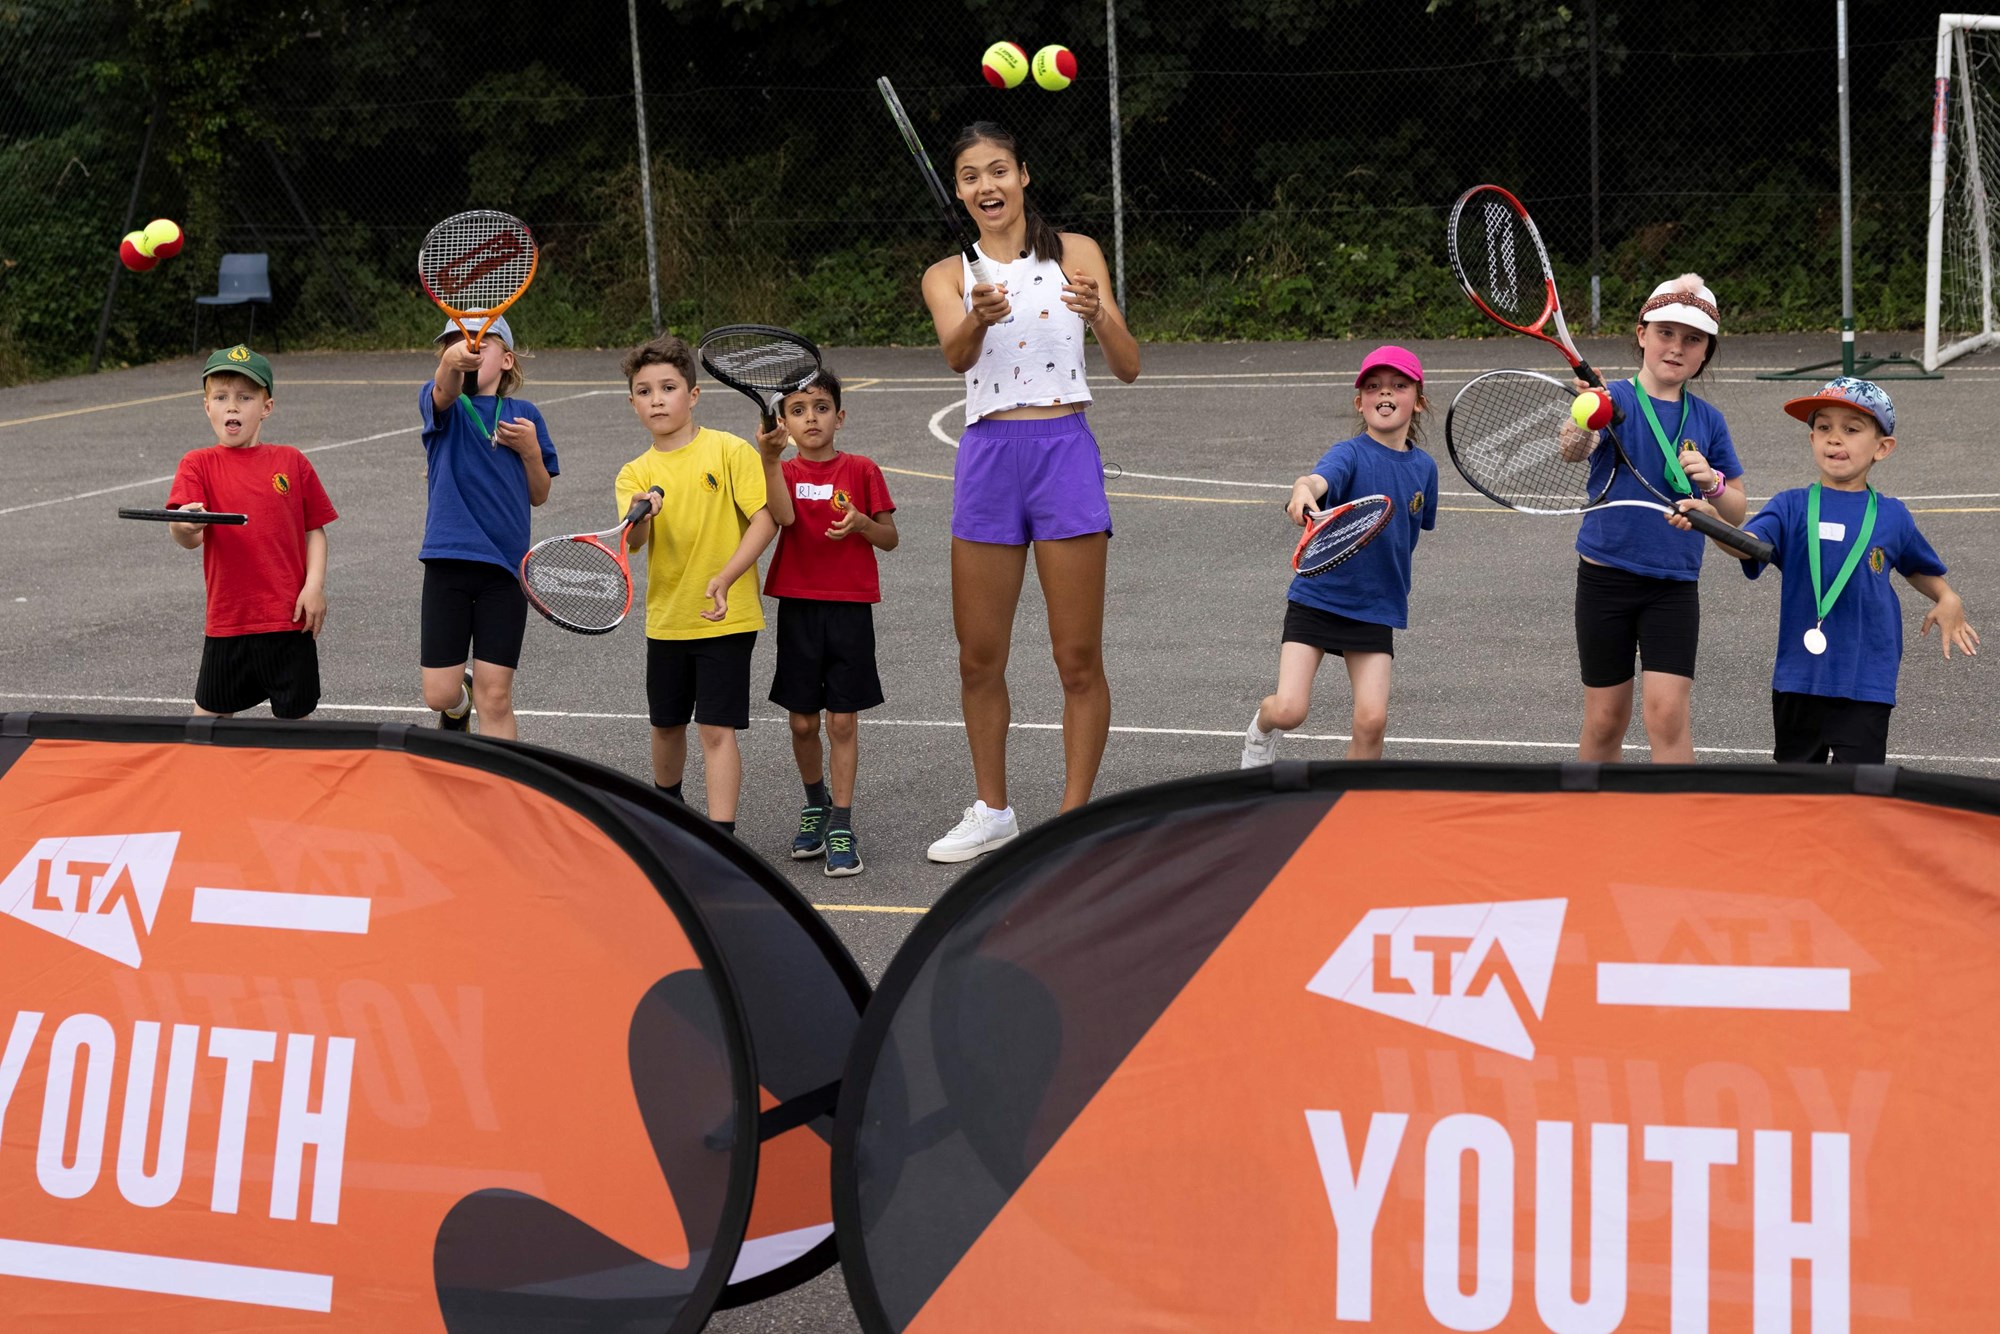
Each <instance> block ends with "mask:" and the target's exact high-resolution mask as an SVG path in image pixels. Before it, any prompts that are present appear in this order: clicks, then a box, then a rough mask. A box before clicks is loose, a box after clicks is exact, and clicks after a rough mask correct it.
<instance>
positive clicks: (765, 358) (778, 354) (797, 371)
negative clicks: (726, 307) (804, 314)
mask: <svg viewBox="0 0 2000 1334" xmlns="http://www.w3.org/2000/svg"><path fill="white" fill-rule="evenodd" d="M701 359H702V362H703V363H704V364H705V365H706V366H707V367H708V369H709V372H710V374H712V375H714V376H715V377H716V378H717V379H721V380H726V381H728V382H729V383H730V384H732V385H741V386H745V387H747V388H749V389H752V390H754V391H756V392H759V393H766V394H772V393H790V392H792V391H794V390H797V389H799V388H802V387H803V386H804V385H805V384H806V383H807V382H808V381H810V380H811V379H812V378H813V376H815V375H817V374H818V373H819V361H818V360H817V359H816V358H815V357H814V356H813V355H812V354H811V353H810V352H808V351H807V350H806V349H805V348H802V347H800V346H799V345H798V344H796V343H790V342H786V341H784V340H783V339H776V338H763V337H757V336H754V335H745V336H742V337H724V338H720V339H716V340H714V341H713V342H704V343H703V344H702V349H701Z"/></svg>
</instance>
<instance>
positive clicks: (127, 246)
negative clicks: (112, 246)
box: [118, 231, 160, 273]
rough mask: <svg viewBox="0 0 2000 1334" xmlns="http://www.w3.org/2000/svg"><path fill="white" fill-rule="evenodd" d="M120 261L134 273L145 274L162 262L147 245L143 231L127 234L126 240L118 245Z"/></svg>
mask: <svg viewBox="0 0 2000 1334" xmlns="http://www.w3.org/2000/svg"><path fill="white" fill-rule="evenodd" d="M118 261H119V263H121V264H123V265H124V266H125V267H126V268H128V269H130V270H132V272H134V273H144V272H145V271H146V270H147V269H150V268H152V267H153V266H154V265H155V264H158V263H159V262H160V261H159V259H158V257H156V256H155V255H154V254H153V250H152V247H151V246H148V245H147V244H146V233H144V232H143V231H139V232H127V233H125V239H124V240H122V241H120V242H119V243H118Z"/></svg>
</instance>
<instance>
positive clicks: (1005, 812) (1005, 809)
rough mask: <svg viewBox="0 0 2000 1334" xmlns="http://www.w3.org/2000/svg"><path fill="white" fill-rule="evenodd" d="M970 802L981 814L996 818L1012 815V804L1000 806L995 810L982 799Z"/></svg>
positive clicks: (1010, 816) (1009, 817)
mask: <svg viewBox="0 0 2000 1334" xmlns="http://www.w3.org/2000/svg"><path fill="white" fill-rule="evenodd" d="M972 804H973V805H974V806H976V807H978V808H979V813H980V814H981V815H990V816H993V817H994V818H995V819H998V820H1008V819H1012V818H1013V815H1014V808H1013V807H1012V806H1002V807H1001V808H1000V809H999V810H997V811H996V810H994V809H993V808H992V807H991V806H988V805H987V804H986V803H985V802H984V801H975V802H973V803H972Z"/></svg>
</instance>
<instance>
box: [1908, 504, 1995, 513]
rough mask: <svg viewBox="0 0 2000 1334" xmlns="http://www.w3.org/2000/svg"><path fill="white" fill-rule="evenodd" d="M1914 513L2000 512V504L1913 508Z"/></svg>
mask: <svg viewBox="0 0 2000 1334" xmlns="http://www.w3.org/2000/svg"><path fill="white" fill-rule="evenodd" d="M1910 513H1912V514H2000V506H1993V505H1988V506H1986V507H1984V508H1980V507H1978V506H1971V507H1968V508H1966V509H1922V510H1920V509H1912V510H1911V511H1910Z"/></svg>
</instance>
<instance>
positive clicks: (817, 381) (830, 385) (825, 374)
mask: <svg viewBox="0 0 2000 1334" xmlns="http://www.w3.org/2000/svg"><path fill="white" fill-rule="evenodd" d="M815 389H818V390H820V391H822V392H824V393H825V394H826V396H827V397H828V398H830V399H832V400H833V410H834V411H835V412H839V411H840V377H839V376H838V375H835V374H834V373H833V372H832V371H830V370H827V369H826V368H825V367H824V366H822V367H820V371H819V374H817V375H815V376H813V378H812V383H811V384H809V385H807V386H806V387H805V388H803V389H795V390H793V391H792V392H793V393H798V394H810V393H811V392H813V390H815ZM791 396H792V395H791V394H786V395H785V397H786V398H790V397H791Z"/></svg>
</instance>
